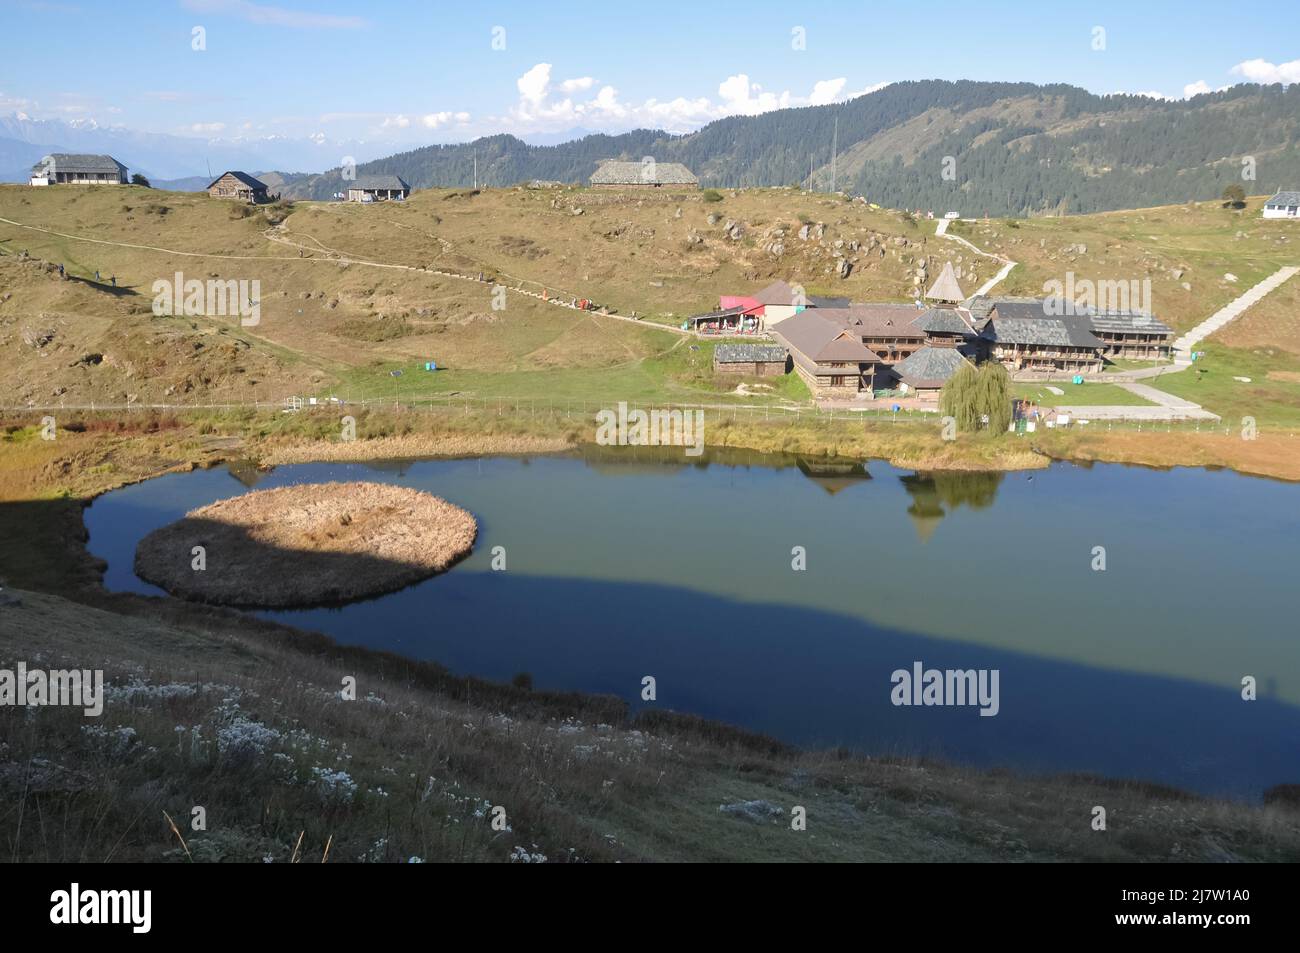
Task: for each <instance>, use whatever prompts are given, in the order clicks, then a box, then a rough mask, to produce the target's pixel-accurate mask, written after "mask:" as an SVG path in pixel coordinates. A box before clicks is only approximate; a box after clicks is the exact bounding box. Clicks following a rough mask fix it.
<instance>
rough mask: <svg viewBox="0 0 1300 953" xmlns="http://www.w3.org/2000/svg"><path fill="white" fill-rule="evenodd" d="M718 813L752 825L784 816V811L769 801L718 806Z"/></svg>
mask: <svg viewBox="0 0 1300 953" xmlns="http://www.w3.org/2000/svg"><path fill="white" fill-rule="evenodd" d="M718 811H719V812H720V813H722V814H727V815H729V816H731V817H735V818H738V819H740V820H742V821H750V822H751V823H754V824H761V823H763V822H764V821H769V820H772V819H773V818H777V817H783V816H785V810H784V809H783V808H781V807H780V806H778V805H776V804H773V803H772V802H771V801H737V802H736V803H734V804H720V805H718Z"/></svg>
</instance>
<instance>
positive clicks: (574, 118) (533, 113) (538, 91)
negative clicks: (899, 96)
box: [495, 63, 887, 133]
mask: <svg viewBox="0 0 1300 953" xmlns="http://www.w3.org/2000/svg"><path fill="white" fill-rule="evenodd" d="M551 74H552V66H551V64H550V63H538V64H537V65H536V66H534V67H533V68H532V69H530V70H528V71H527V72H526V73H524V74H523V75H522V76H520V77H519V79H518V80H516V82H515V85H516V86H517V87H518V89H519V101H518V102H517V103H516V104H515V105H514V106H513V107H512V108H511V109H510V110H509V113H508V115H507V116H504V117H498V118H496V119H495V121H496V122H497V123H499V124H501V125H502V126H504V127H505V128H507V129H510V130H512V131H515V132H538V131H564V130H565V129H567V128H570V127H572V126H574V125H581V126H583V127H587V128H602V127H604V128H628V127H630V126H647V127H652V128H656V129H664V130H666V131H668V132H674V133H681V132H690V131H691V130H694V129H698V128H699V127H700V126H702V125H704V124H705V123H708V122H711V121H712V120H714V119H721V118H723V117H724V116H735V115H742V116H756V115H758V114H759V113H764V112H769V111H771V110H773V109H784V108H786V107H790V106H810V105H817V106H820V105H825V104H827V103H833V102H842V101H844V100H845V99H850V98H853V97H854V96H861V95H863V94H865V93H869V92H875V91H876V90H877V89H880V88H882V87H883V86H885V85H887V84H885V83H880V84H877V85H874V86H869V87H867V88H866V89H863V90H860V91H858V92H855V93H847V94H846V93H845V87H846V86H847V84H848V80H847V79H846V78H844V77H838V78H835V79H824V80H820V81H819V82H817V83H816V84H814V86H813V88H812V91H811V92H810V93H809V94H808V95H807V96H799V95H795V94H794V93H792V92H790V91H789V90H785V91H782V92H779V93H778V92H771V91H768V90H765V89H763V87H762V86H761V85H759V84H758V83H755V82H753V81H751V80H750V78H749V76H748V75H747V74H745V73H739V74H737V75H735V76H728V77H727V78H726V79H724V80H723V81H722V82H721V83H719V84H718V92H717V98H716V99H710V98H708V97H704V96H700V97H696V98H686V97H681V96H679V97H677V98H675V99H670V100H658V99H647V100H645V101H644V102H640V103H634V102H626V101H624V100H623V99H621V98H620V96H619V92H618V89H617V88H616V87H614V86H611V85H608V84H607V85H605V86H602V87H600V89H599V90H598V91H597V92H596V93H595V95H594V96H590V97H587V98H580V97H576V96H574V95H572V94H574V93H580V92H587V91H590V90H592V89H594V88H595V80H594V79H592V78H591V77H588V76H583V77H579V78H576V79H566V80H563V81H561V82H559V83H553V82H552V78H551ZM553 92H554V93H556V95H552V94H553Z"/></svg>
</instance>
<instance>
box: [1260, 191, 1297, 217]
mask: <svg viewBox="0 0 1300 953" xmlns="http://www.w3.org/2000/svg"><path fill="white" fill-rule="evenodd" d="M1264 217H1265V218H1297V217H1300V192H1279V193H1277V195H1275V196H1273V197H1272V198H1271V199H1269V200H1268V201H1267V202H1265V203H1264Z"/></svg>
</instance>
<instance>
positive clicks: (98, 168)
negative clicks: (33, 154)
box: [28, 152, 130, 185]
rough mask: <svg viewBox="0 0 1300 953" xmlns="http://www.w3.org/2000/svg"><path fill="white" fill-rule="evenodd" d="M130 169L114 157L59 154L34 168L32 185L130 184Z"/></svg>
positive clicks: (56, 153) (47, 158)
mask: <svg viewBox="0 0 1300 953" xmlns="http://www.w3.org/2000/svg"><path fill="white" fill-rule="evenodd" d="M129 181H130V180H129V179H128V178H127V174H126V166H124V165H122V163H120V162H118V161H117V160H116V159H114V158H113V157H112V156H95V155H72V154H69V153H66V152H55V153H53V154H52V155H48V156H46V157H45V158H44V159H42V160H41V161H40V162H38V163H36V165H34V166H32V175H31V178H30V179H29V180H28V182H29V184H31V185H55V184H58V185H64V184H67V185H126V184H127V182H129Z"/></svg>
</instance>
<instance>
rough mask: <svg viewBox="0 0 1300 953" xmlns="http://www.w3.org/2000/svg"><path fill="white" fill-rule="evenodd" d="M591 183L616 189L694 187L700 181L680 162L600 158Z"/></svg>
mask: <svg viewBox="0 0 1300 953" xmlns="http://www.w3.org/2000/svg"><path fill="white" fill-rule="evenodd" d="M591 184H592V185H595V186H599V187H603V188H616V189H622V188H631V187H642V188H662V187H663V186H665V185H675V186H683V187H687V188H696V187H698V186H699V184H700V180H699V179H697V178H696V177H695V175H694V173H692V172H691V170H690V169H688V168H686V166H684V165H682V164H681V163H680V162H656V161H654V160H653V159H650V158H646V159H642V160H641V161H639V162H624V161H621V160H619V159H604V160H602V161H601V162H600V164H599V165H597V166H596V171H595V172H593V173H592V174H591Z"/></svg>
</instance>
